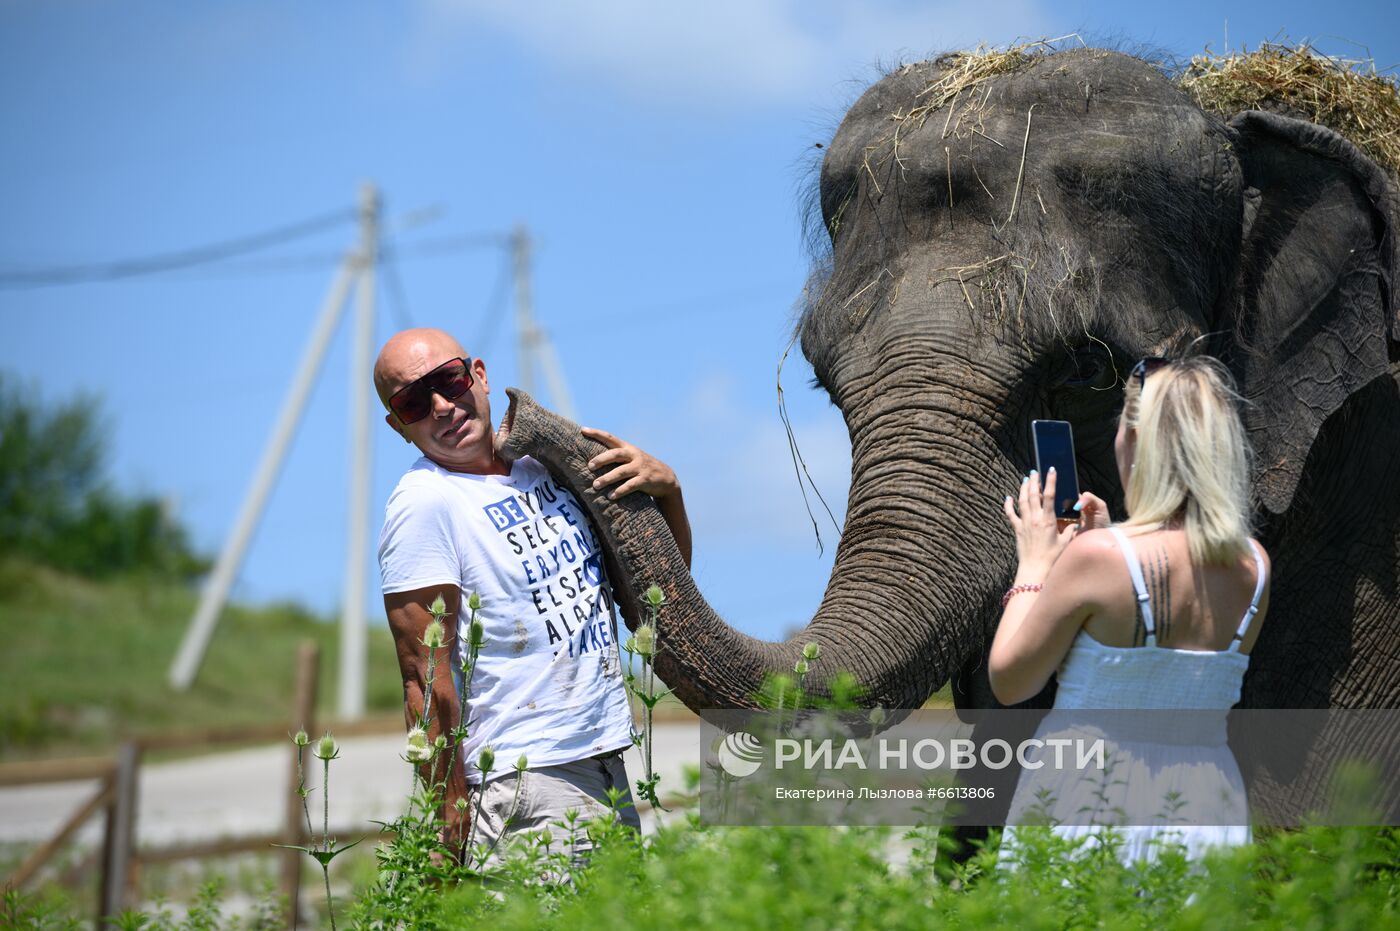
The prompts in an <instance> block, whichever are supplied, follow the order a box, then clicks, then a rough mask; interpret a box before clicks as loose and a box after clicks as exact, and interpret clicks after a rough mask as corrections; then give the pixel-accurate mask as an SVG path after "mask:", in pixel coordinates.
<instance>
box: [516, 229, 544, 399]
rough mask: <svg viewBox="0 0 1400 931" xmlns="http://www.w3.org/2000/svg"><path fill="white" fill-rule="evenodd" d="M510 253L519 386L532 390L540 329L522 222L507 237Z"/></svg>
mask: <svg viewBox="0 0 1400 931" xmlns="http://www.w3.org/2000/svg"><path fill="white" fill-rule="evenodd" d="M510 245H511V256H512V257H513V259H514V264H515V347H516V356H515V361H516V367H517V369H518V370H519V381H520V387H521V388H524V389H525V390H526V391H527V392H529V393H530V394H531V395H534V394H535V370H534V365H533V363H534V358H533V356H534V354H535V344H536V342H537V341H538V339H539V331H538V330H536V329H535V319H534V312H533V308H532V306H531V294H530V234H529V232H528V231H527V230H526V229H525V224H523V223H522V224H520V225H519V226H517V227H516V228H515V232H513V233H512V234H511V237H510Z"/></svg>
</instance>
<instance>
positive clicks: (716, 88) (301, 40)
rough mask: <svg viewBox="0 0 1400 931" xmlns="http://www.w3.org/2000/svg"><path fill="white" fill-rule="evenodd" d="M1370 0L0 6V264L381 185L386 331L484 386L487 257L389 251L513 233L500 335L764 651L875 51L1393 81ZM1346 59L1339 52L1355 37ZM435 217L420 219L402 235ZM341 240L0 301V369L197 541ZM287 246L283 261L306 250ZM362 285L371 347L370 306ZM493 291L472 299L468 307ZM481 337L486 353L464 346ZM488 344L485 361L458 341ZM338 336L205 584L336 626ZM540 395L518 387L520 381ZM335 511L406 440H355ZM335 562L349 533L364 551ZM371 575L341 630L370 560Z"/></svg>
mask: <svg viewBox="0 0 1400 931" xmlns="http://www.w3.org/2000/svg"><path fill="white" fill-rule="evenodd" d="M1396 9H1397V8H1396V5H1395V4H1394V3H1391V2H1382V0H1378V2H1352V3H1347V2H1336V3H1328V4H1318V3H1309V4H1305V3H1298V2H1283V3H1253V2H1251V3H1229V2H1226V3H1198V2H1182V3H1175V4H1171V5H1160V6H1158V5H1154V6H1151V7H1150V8H1149V7H1145V6H1144V5H1140V4H1127V3H1105V4H1091V3H1058V4H1052V3H1045V2H1036V0H987V2H980V3H976V4H955V3H947V2H931V3H930V2H924V3H917V2H908V3H901V2H891V3H860V4H857V3H843V2H837V0H806V2H801V0H777V2H745V0H709V2H707V3H704V4H664V3H656V2H643V0H598V2H591V3H581V2H579V3H564V2H556V0H535V2H532V3H518V2H494V0H458V2H451V0H423V2H414V3H403V4H370V3H331V2H319V3H317V2H307V3H296V4H290V3H285V2H242V3H212V2H211V3H199V4H171V3H163V4H162V3H147V2H124V3H115V2H83V3H79V2H45V3H40V2H28V3H20V2H3V3H0V107H2V108H3V124H2V125H3V127H4V134H3V138H4V141H3V143H0V192H2V193H3V202H4V204H5V210H4V216H3V219H0V271H3V270H13V269H17V268H30V267H36V266H43V265H50V264H65V263H83V262H92V261H104V260H110V259H121V258H126V257H134V256H142V255H147V254H151V253H161V252H167V251H171V250H177V249H182V248H187V247H190V246H194V245H199V244H203V243H208V242H217V241H220V240H225V239H229V238H233V237H237V236H241V235H246V234H249V233H254V232H258V231H261V230H265V229H268V228H270V227H275V226H280V225H282V224H286V223H291V222H295V221H298V220H301V219H303V218H306V217H309V216H314V215H319V214H322V213H324V212H326V211H328V210H333V209H336V208H348V207H350V206H351V205H353V202H354V197H355V191H356V188H357V186H358V185H359V184H360V182H362V181H364V180H372V181H374V182H375V183H376V184H378V185H379V186H380V188H381V189H382V190H383V192H384V195H385V198H386V213H387V217H388V222H389V225H390V230H389V232H390V235H392V236H394V237H395V241H396V242H397V243H398V244H399V245H400V247H401V249H402V257H401V259H400V261H399V263H398V270H399V275H400V278H401V280H402V284H403V290H404V292H405V296H406V298H407V300H406V302H405V303H406V305H407V314H408V316H409V317H410V318H411V319H412V320H413V322H415V323H417V324H419V325H434V326H441V327H444V328H446V329H448V330H450V331H452V332H454V333H456V334H458V335H459V336H460V338H461V339H462V341H463V342H464V344H465V345H466V347H467V349H468V350H469V351H470V352H473V353H474V354H479V355H481V356H483V357H484V358H486V360H487V363H488V366H489V370H490V374H491V378H492V385H493V388H495V389H496V392H495V403H496V405H497V410H498V411H500V410H503V409H504V404H505V399H504V395H503V393H502V392H501V391H500V389H501V388H502V387H504V386H505V385H510V384H514V383H516V371H515V369H516V363H515V359H514V352H513V347H512V342H511V328H510V322H509V320H505V321H502V322H501V324H500V325H499V326H498V327H495V328H494V330H493V327H492V326H491V325H490V324H489V322H488V316H489V311H490V309H491V308H490V304H491V296H492V294H493V292H494V291H495V282H496V280H497V277H498V275H499V274H500V269H501V266H502V254H501V252H500V250H497V249H485V250H478V251H457V252H452V253H447V254H427V253H426V250H424V254H417V255H415V254H414V250H415V245H414V244H415V243H418V244H420V245H419V247H418V248H419V249H423V248H424V247H423V246H422V245H421V244H424V243H428V242H430V241H432V240H436V239H441V238H445V237H452V236H457V235H461V234H470V233H478V232H504V231H507V230H509V229H510V228H511V227H512V226H514V225H515V224H516V223H522V222H523V223H526V224H528V226H529V228H530V230H531V231H532V233H533V235H534V236H535V237H536V240H537V255H536V274H535V279H534V292H535V306H536V313H537V316H538V318H539V320H540V322H541V324H542V325H543V327H544V328H545V329H546V330H547V331H548V332H549V334H550V336H551V338H552V340H553V342H554V345H555V346H556V349H557V351H558V354H559V356H560V358H561V360H562V363H563V368H564V371H565V375H566V377H567V380H568V384H569V387H570V389H571V391H572V393H573V396H574V401H575V404H576V407H577V408H578V410H579V412H580V417H581V419H582V420H583V421H584V422H585V423H588V424H591V425H595V426H600V427H604V428H606V429H609V430H611V431H613V432H615V433H617V434H619V435H621V436H623V437H626V438H628V439H630V440H632V441H634V442H636V443H638V444H639V445H641V446H643V447H645V448H647V449H648V450H650V451H651V452H653V453H655V454H656V455H658V456H660V457H661V458H663V459H665V460H666V461H668V462H669V463H670V464H671V465H673V466H674V467H675V469H676V471H677V472H678V474H679V475H680V477H681V480H682V482H683V484H684V486H685V489H686V497H687V500H688V503H689V506H690V513H691V517H692V522H693V524H694V529H695V540H696V545H695V570H696V575H697V577H698V579H699V581H700V584H701V585H702V587H703V589H704V590H705V591H706V593H707V594H708V596H709V597H710V599H711V601H712V603H714V604H715V605H716V607H718V608H719V609H720V610H721V612H722V613H724V614H725V615H726V616H727V617H728V618H729V619H730V620H731V622H732V623H734V624H735V625H736V626H738V627H740V628H741V629H743V630H745V631H748V632H750V633H753V634H755V635H758V636H765V637H777V636H780V635H781V634H782V633H783V632H784V630H785V629H787V628H789V627H791V626H793V625H798V624H801V623H803V622H805V619H806V618H808V617H810V615H811V612H812V610H813V609H814V607H815V605H816V604H817V602H818V601H819V600H820V597H821V594H822V591H823V589H824V587H825V582H826V577H827V573H828V572H829V570H830V563H831V557H832V554H833V552H834V532H833V530H832V527H831V525H830V523H829V522H827V521H825V520H824V522H823V523H824V526H823V539H824V540H825V542H826V550H825V553H824V554H821V553H819V552H818V549H817V547H816V544H815V541H814V539H813V535H812V530H811V524H810V522H809V521H808V519H807V516H806V513H805V511H804V509H803V504H802V498H801V496H800V493H799V491H798V486H797V482H796V480H795V478H794V477H793V471H792V466H791V463H790V461H789V459H788V455H787V447H786V441H785V439H784V436H783V431H782V426H781V424H780V422H779V419H778V416H777V409H776V391H775V379H774V373H775V369H776V366H777V362H778V359H779V356H780V355H781V354H782V351H783V349H784V347H785V345H786V343H787V339H788V336H789V335H790V331H791V319H792V305H793V302H794V300H795V299H796V298H797V296H798V294H799V292H800V290H801V285H802V281H803V279H804V277H805V274H806V268H807V260H806V256H805V254H804V252H803V249H802V242H801V209H800V207H801V202H802V197H801V193H802V191H803V190H804V189H805V188H806V186H807V184H808V182H809V179H810V166H811V163H812V158H813V156H814V154H815V153H816V152H817V150H816V149H815V148H814V143H818V142H822V143H825V142H826V141H828V140H829V138H830V135H831V132H832V130H833V129H834V127H835V125H836V123H837V121H838V120H839V118H840V115H841V113H842V112H843V111H844V109H845V107H846V106H847V105H848V104H849V103H850V102H851V101H852V100H853V99H854V97H855V96H856V95H857V94H858V93H859V91H860V89H861V88H863V87H864V86H865V85H866V84H868V83H869V81H870V80H871V79H873V77H875V76H876V75H877V73H878V72H877V70H876V67H877V65H879V64H888V63H892V62H896V61H900V60H917V59H920V58H924V57H927V56H928V55H930V54H932V53H936V52H938V51H942V50H946V49H952V48H961V47H967V46H970V45H975V44H976V43H978V42H981V41H985V42H988V43H993V44H1004V43H1007V42H1011V41H1014V40H1016V39H1018V38H1020V37H1041V36H1061V35H1065V34H1067V33H1074V32H1078V33H1080V34H1082V35H1084V36H1086V37H1087V38H1089V39H1090V40H1093V39H1095V38H1101V39H1102V38H1107V39H1111V40H1115V41H1122V42H1126V43H1137V42H1141V43H1145V44H1147V45H1149V46H1151V47H1154V48H1158V49H1160V50H1162V51H1164V52H1167V53H1171V54H1176V55H1182V56H1186V55H1190V54H1192V53H1194V52H1198V51H1200V50H1201V49H1202V48H1203V47H1205V46H1207V45H1209V46H1210V47H1212V48H1213V49H1215V50H1220V49H1222V48H1224V47H1225V44H1226V41H1227V35H1228V42H1229V44H1230V46H1231V47H1238V46H1240V45H1241V44H1247V45H1249V46H1251V47H1253V46H1254V45H1256V44H1257V43H1258V42H1259V41H1261V40H1263V39H1269V38H1275V37H1282V36H1287V37H1291V38H1292V39H1294V40H1302V39H1305V38H1310V39H1312V40H1313V41H1314V42H1315V43H1316V44H1317V45H1318V46H1319V47H1321V48H1322V49H1324V50H1326V51H1328V52H1331V53H1334V54H1339V55H1343V56H1347V57H1357V56H1361V55H1365V54H1367V53H1368V52H1369V54H1370V55H1371V56H1373V57H1374V58H1375V59H1376V62H1377V65H1378V66H1379V67H1382V68H1385V67H1388V66H1391V65H1394V64H1396V63H1397V62H1400V29H1398V28H1397V27H1400V13H1397V12H1396ZM1356 43H1364V44H1365V47H1364V48H1363V47H1359V46H1358V45H1357V44H1356ZM424 208H436V214H435V219H431V222H423V219H424V218H423V215H422V214H417V219H416V220H415V213H416V212H417V211H421V210H423V209H424ZM353 237H354V229H353V227H352V226H351V225H349V224H346V225H345V226H343V227H340V228H337V229H334V230H331V231H328V232H326V233H324V234H319V235H317V236H315V237H312V238H310V239H307V240H304V241H301V242H298V243H294V244H290V245H286V246H282V247H279V248H278V249H276V250H273V251H271V252H269V253H267V254H266V255H265V256H260V259H259V260H260V261H261V259H263V258H269V257H273V256H291V257H296V258H298V259H300V258H302V257H306V258H308V259H309V260H310V261H309V262H306V263H302V264H301V265H299V266H298V267H296V268H292V269H281V270H269V269H268V268H267V267H266V265H257V266H253V265H249V264H243V265H241V266H240V265H239V264H238V263H237V262H230V263H228V265H227V266H206V267H202V268H199V269H194V270H189V271H184V272H177V273H171V274H165V275H161V276H158V277H151V278H142V279H133V280H125V281H116V282H103V283H92V284H83V285H77V286H69V287H56V288H44V289H30V290H0V326H3V333H4V338H3V340H0V370H3V371H5V372H6V373H8V374H12V375H18V376H19V377H20V378H22V379H25V380H27V382H28V383H29V384H31V385H33V386H35V387H36V389H37V390H38V391H39V392H40V394H41V395H42V396H43V397H45V398H47V399H49V400H60V399H65V398H67V397H69V396H71V395H72V394H73V393H74V392H76V391H79V390H85V391H87V392H90V393H91V394H92V395H94V396H95V397H98V398H100V400H101V405H102V407H101V409H102V411H103V414H104V420H103V422H104V424H105V426H106V430H107V432H108V435H109V438H110V450H111V458H110V462H109V464H108V465H109V477H110V478H111V480H112V481H113V482H114V483H115V484H116V485H118V486H119V487H123V488H126V489H128V490H132V491H141V492H146V493H153V494H158V495H162V496H167V497H168V498H169V499H170V500H171V501H172V502H173V503H174V504H175V505H176V507H177V508H178V511H179V513H180V514H181V515H182V517H183V518H184V520H185V521H186V522H187V523H188V524H189V525H190V527H191V528H192V529H193V532H194V535H195V537H196V540H197V541H198V543H199V544H200V545H201V546H203V547H204V548H205V549H207V550H209V551H210V552H214V551H216V550H217V548H218V547H219V545H220V544H221V542H222V540H223V538H224V535H225V534H226V533H227V531H228V529H229V527H230V526H231V525H232V523H233V520H234V517H235V515H236V513H237V509H238V506H239V503H240V502H241V500H242V497H243V494H244V492H245V490H246V489H247V487H248V484H249V482H250V479H251V476H252V471H253V468H254V465H255V464H256V462H257V460H258V457H259V456H260V455H261V452H262V449H263V446H264V444H265V443H266V441H267V437H268V435H269V432H270V430H271V428H272V423H273V418H274V417H275V414H276V411H277V409H278V406H279V405H280V403H281V400H282V398H283V396H284V395H285V393H286V392H287V389H288V386H289V384H290V382H291V379H292V375H293V372H294V370H295V367H296V365H297V362H298V359H299V358H300V356H301V353H302V352H303V349H304V347H305V344H306V342H307V340H308V337H309V335H310V333H311V329H312V325H313V321H314V317H315V313H316V309H317V306H318V304H319V302H320V301H321V298H322V295H323V293H324V291H325V289H326V287H327V285H328V283H329V280H330V276H331V273H332V270H333V266H334V260H333V258H331V256H333V255H335V254H337V253H339V252H341V251H343V250H344V249H345V248H346V247H348V246H349V245H350V244H351V243H352V241H353ZM323 256H324V258H320V257H323ZM390 296H391V295H390V294H389V293H387V292H384V291H381V296H380V302H379V321H378V332H377V334H376V342H377V343H378V342H382V340H383V339H384V338H385V337H387V335H388V334H389V333H390V332H392V330H393V329H395V328H396V325H395V324H396V321H397V320H398V319H400V317H399V314H398V312H396V311H395V310H394V306H395V305H394V302H393V301H391V300H390ZM504 306H505V305H498V307H497V309H498V311H503V310H504ZM493 332H494V335H491V334H493ZM488 335H489V336H490V338H488ZM348 353H349V332H348V327H344V326H343V327H342V331H341V332H340V334H339V335H338V336H337V339H336V341H335V343H334V345H333V346H332V348H331V352H330V354H329V356H328V358H327V361H326V365H325V368H324V369H323V371H322V374H321V378H320V380H319V382H318V384H317V387H316V389H315V392H314V394H313V396H312V399H311V402H310V405H309V407H308V408H307V410H306V414H305V418H304V420H303V423H302V427H301V430H300V433H299V435H298V437H297V440H296V443H295V446H294V448H293V451H292V454H291V456H290V458H289V460H288V462H287V464H286V466H285V468H284V470H283V473H282V476H281V479H280V481H279V484H278V488H277V491H276V492H275V494H274V495H273V497H272V500H271V505H270V507H269V510H268V512H267V514H266V516H265V518H264V520H263V523H262V525H261V529H260V530H259V532H258V534H257V537H256V539H255V541H254V543H253V546H252V548H251V550H250V553H249V557H248V559H247V561H246V562H245V564H244V567H243V570H242V572H241V574H240V577H239V581H238V584H237V587H236V589H235V593H236V596H237V597H240V598H243V599H245V600H252V601H266V600H273V599H295V600H297V601H300V602H302V603H304V604H306V605H308V606H309V607H311V608H313V609H315V610H317V611H321V612H325V613H328V614H329V613H331V612H335V611H338V604H339V600H340V597H341V595H340V593H341V585H342V582H341V578H342V573H343V560H344V536H345V527H346V497H347V494H348V491H347V486H348V452H349V442H350V441H349V424H348V419H349V416H350V402H349V396H348ZM810 375H811V372H810V368H809V367H808V366H807V365H806V363H805V361H804V360H802V359H801V358H800V356H797V357H795V358H794V359H792V360H790V361H789V364H788V367H787V370H786V372H785V375H784V380H783V384H784V387H785V389H786V391H787V396H788V402H789V410H790V413H791V416H792V419H793V422H794V426H795V428H796V431H797V436H798V439H799V442H800V443H801V446H802V450H803V452H804V454H805V455H806V457H807V460H808V462H809V463H810V464H811V466H812V471H813V475H814V477H815V478H816V481H817V483H818V485H819V487H820V488H821V490H822V492H823V493H824V494H825V495H826V498H827V500H828V501H829V502H830V503H831V505H832V507H833V508H834V509H835V510H836V513H837V518H838V519H839V518H840V516H841V513H842V510H841V506H842V504H843V502H844V499H845V492H846V480H847V475H848V467H849V451H848V444H847V441H846V434H845V429H844V426H843V425H842V423H841V420H840V417H839V415H838V414H837V412H836V411H835V410H834V409H833V408H830V407H829V406H828V405H827V403H826V400H825V398H824V397H823V396H819V395H818V394H817V393H816V392H815V391H813V390H812V389H811V388H810V387H809V379H810ZM546 400H547V396H546ZM373 435H374V436H375V438H376V443H375V469H374V482H373V503H372V505H370V507H371V508H372V511H371V515H372V516H371V526H372V528H373V534H377V532H378V527H379V523H380V518H381V516H382V509H383V502H384V500H385V498H386V497H387V495H388V492H389V490H390V488H391V487H392V486H393V483H394V482H395V481H396V479H397V477H398V475H399V474H400V473H401V472H402V471H403V469H404V468H405V467H406V466H407V465H408V464H409V463H410V462H411V460H412V458H413V453H412V452H411V451H410V450H409V449H408V448H407V447H405V446H404V445H403V444H402V442H400V441H398V440H397V438H396V437H395V436H394V435H393V434H392V433H390V431H389V430H388V428H387V427H385V426H384V425H383V424H382V423H380V422H378V421H376V424H375V428H374V432H373ZM371 549H372V547H371ZM364 571H365V572H367V573H371V579H372V582H371V585H370V591H371V594H372V595H373V601H372V603H371V604H370V605H368V606H367V608H368V610H369V613H370V616H371V617H372V618H373V619H375V620H376V621H378V620H379V619H380V618H381V614H382V612H381V611H380V609H379V606H378V596H377V570H376V569H375V567H374V563H373V555H372V552H371V551H369V550H367V551H366V552H365V553H364Z"/></svg>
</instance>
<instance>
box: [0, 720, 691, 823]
mask: <svg viewBox="0 0 1400 931" xmlns="http://www.w3.org/2000/svg"><path fill="white" fill-rule="evenodd" d="M655 735H656V747H655V751H654V753H653V762H654V764H655V766H656V769H657V772H659V773H661V775H662V780H661V794H662V797H663V798H664V797H665V796H666V794H667V791H668V787H669V790H670V791H678V790H680V789H681V788H682V787H683V786H684V784H685V783H684V779H683V778H682V769H683V767H684V765H685V764H686V763H691V764H695V765H698V764H699V761H700V725H699V723H698V722H695V723H666V724H658V725H657V726H656V729H655ZM402 750H403V738H402V737H399V736H394V737H363V738H352V739H347V740H344V741H342V742H341V758H340V759H338V760H336V761H335V762H333V763H332V764H331V773H330V788H331V792H330V796H331V811H330V820H331V827H332V830H336V829H340V830H344V829H346V828H350V829H352V830H361V829H363V830H373V829H374V826H373V825H372V824H371V823H370V822H371V821H372V820H379V821H390V820H393V819H394V818H395V817H397V816H398V815H399V814H400V813H401V812H402V811H403V808H404V804H405V800H406V798H407V795H408V792H409V788H410V781H411V779H412V774H411V772H410V770H409V767H408V764H407V763H405V762H403V760H402V759H400V757H399V754H400V753H401V752H402ZM290 752H291V748H290V746H286V745H283V746H275V747H259V748H255V749H249V750H240V751H237V752H233V753H220V754H216V755H211V756H202V757H198V758H196V759H190V760H180V761H175V762H169V763H155V764H151V765H147V766H143V767H142V770H141V781H140V796H139V801H138V806H139V811H138V816H137V843H138V845H140V846H151V847H154V846H164V845H166V844H173V843H178V842H185V841H206V840H216V839H222V838H232V837H239V836H255V835H258V834H270V833H273V832H275V831H277V830H278V829H279V827H280V825H281V819H282V810H283V804H284V801H283V800H284V799H285V792H286V779H287V769H288V766H289V762H290V757H289V755H290ZM309 756H310V754H308V757H309ZM311 762H312V763H315V764H317V765H316V766H313V767H311V772H310V773H309V774H308V779H307V784H308V785H309V786H312V787H319V784H320V768H319V762H320V761H318V760H314V759H313V760H311ZM506 765H509V764H508V763H507V764H506ZM627 773H628V776H629V777H631V779H632V780H633V781H635V780H636V779H637V778H639V776H640V775H641V773H642V762H641V756H640V754H639V753H638V751H637V750H635V749H633V750H629V751H628V753H627ZM96 788H97V784H96V782H66V783H53V784H49V785H41V786H23V787H19V788H5V789H0V843H23V842H34V843H37V842H40V841H42V840H43V839H45V838H46V837H48V836H50V835H52V834H53V833H54V832H55V831H56V830H57V829H58V827H59V825H60V824H61V823H62V822H63V820H64V819H65V818H66V817H68V815H69V814H70V813H71V812H73V811H74V810H75V809H76V808H77V807H78V806H79V805H80V804H82V802H83V801H84V800H85V799H87V798H88V797H89V796H90V795H91V794H92V793H93V792H95V791H96ZM320 805H321V794H320V792H319V791H317V792H316V793H315V794H314V795H313V796H312V811H313V814H314V815H315V817H314V818H313V823H315V824H316V825H319V824H320V810H321V809H320ZM100 822H101V819H100V818H98V819H94V820H93V821H91V822H89V824H88V826H87V827H86V828H85V829H84V831H83V832H81V833H80V834H79V835H78V842H79V843H88V844H91V843H96V842H97V841H98V839H99V834H100ZM642 822H643V828H644V830H650V828H651V818H650V812H646V811H644V812H643V813H642Z"/></svg>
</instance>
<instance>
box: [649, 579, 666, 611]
mask: <svg viewBox="0 0 1400 931" xmlns="http://www.w3.org/2000/svg"><path fill="white" fill-rule="evenodd" d="M646 600H647V604H649V605H651V606H652V607H653V608H659V607H661V606H662V605H664V604H665V603H666V593H665V592H663V591H662V590H661V586H660V585H653V586H651V587H650V588H648V589H647V590H646Z"/></svg>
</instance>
